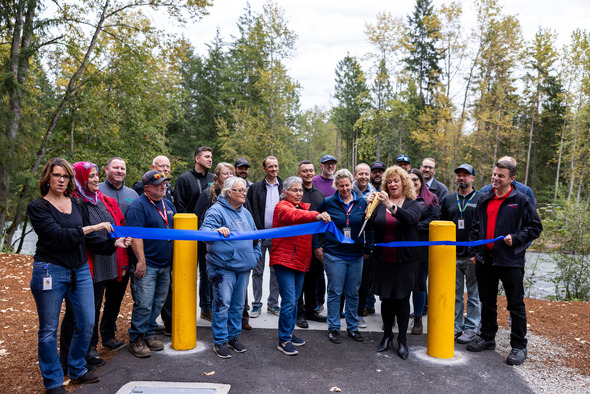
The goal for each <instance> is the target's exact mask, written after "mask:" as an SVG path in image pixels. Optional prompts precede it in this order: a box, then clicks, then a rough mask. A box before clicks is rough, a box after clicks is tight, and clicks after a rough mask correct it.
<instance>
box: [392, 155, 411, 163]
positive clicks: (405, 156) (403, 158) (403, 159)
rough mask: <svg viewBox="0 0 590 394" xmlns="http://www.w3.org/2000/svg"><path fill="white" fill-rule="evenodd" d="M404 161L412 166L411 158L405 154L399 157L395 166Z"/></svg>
mask: <svg viewBox="0 0 590 394" xmlns="http://www.w3.org/2000/svg"><path fill="white" fill-rule="evenodd" d="M403 161H405V162H407V163H408V164H411V163H410V156H408V155H406V154H405V153H403V154H401V155H399V156H398V157H397V159H395V164H397V163H401V162H403Z"/></svg>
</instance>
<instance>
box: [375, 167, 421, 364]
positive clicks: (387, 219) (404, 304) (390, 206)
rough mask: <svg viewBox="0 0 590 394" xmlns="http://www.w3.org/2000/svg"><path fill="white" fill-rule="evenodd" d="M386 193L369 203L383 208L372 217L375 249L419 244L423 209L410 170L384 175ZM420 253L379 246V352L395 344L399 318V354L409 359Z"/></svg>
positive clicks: (392, 169)
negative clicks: (390, 244)
mask: <svg viewBox="0 0 590 394" xmlns="http://www.w3.org/2000/svg"><path fill="white" fill-rule="evenodd" d="M381 188H382V190H381V191H380V192H377V193H373V194H371V195H370V196H369V198H368V199H367V200H368V203H371V202H372V201H373V199H375V198H378V199H379V201H380V204H379V205H378V206H377V208H376V209H375V211H374V212H373V215H371V221H370V223H371V227H372V228H373V231H374V233H375V245H377V244H378V243H388V242H395V241H418V221H419V220H420V214H421V212H422V209H421V207H420V204H419V203H418V202H416V200H415V198H416V192H415V190H414V187H413V185H412V181H410V177H409V176H408V173H407V172H406V170H404V169H403V168H401V167H399V166H393V167H389V168H387V169H386V170H385V173H384V174H383V183H382V184H381ZM417 259H418V250H417V248H415V247H395V248H390V247H382V246H375V249H374V260H373V281H372V290H373V292H374V293H375V295H379V296H381V299H382V302H381V316H382V318H383V330H384V332H383V338H382V340H381V343H379V347H378V348H377V351H378V352H382V351H385V350H387V349H389V348H390V347H391V345H392V341H393V322H394V319H395V318H396V317H397V321H398V326H399V335H398V338H397V343H398V350H397V354H398V356H399V357H401V358H402V359H404V360H405V359H407V358H408V355H409V351H408V345H407V342H406V331H407V330H408V321H409V318H410V293H411V292H412V290H413V289H414V287H415V284H416V280H417V276H418V263H417Z"/></svg>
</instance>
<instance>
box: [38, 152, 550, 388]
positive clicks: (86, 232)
mask: <svg viewBox="0 0 590 394" xmlns="http://www.w3.org/2000/svg"><path fill="white" fill-rule="evenodd" d="M194 160H195V165H194V168H193V169H191V171H188V172H186V173H184V174H182V175H181V176H180V177H178V178H177V179H176V182H175V185H174V188H172V185H171V183H170V177H169V175H170V161H169V160H168V158H166V157H165V156H158V157H156V158H155V159H154V160H153V162H152V165H151V169H150V171H148V172H146V173H145V174H144V175H143V177H142V179H141V181H138V182H137V183H136V184H135V185H133V189H131V188H128V187H126V186H125V184H124V181H125V176H126V168H125V161H124V160H123V159H122V158H120V157H115V158H112V159H110V160H109V161H108V162H107V165H106V167H105V168H104V170H105V174H106V179H105V181H104V182H103V183H99V179H98V178H99V169H98V166H97V165H95V164H93V163H90V162H79V163H75V164H74V165H73V166H72V165H70V164H69V163H68V162H67V161H66V160H64V159H61V158H54V159H51V160H49V161H48V162H47V164H46V165H45V167H44V169H43V172H42V176H41V180H40V192H41V198H39V199H37V200H35V201H33V202H31V203H30V204H29V207H28V210H27V214H28V217H29V218H30V220H31V222H32V224H33V227H34V229H35V232H36V233H37V235H38V237H39V241H38V243H37V250H36V253H35V258H34V260H35V263H34V269H33V277H32V280H31V289H32V292H33V295H34V297H35V301H36V303H37V309H38V314H39V364H40V368H41V371H42V374H43V378H44V384H45V387H46V389H47V390H48V391H50V392H65V390H64V388H63V376H64V373H66V374H68V375H69V376H70V377H71V378H72V379H73V380H74V381H78V382H85V383H90V382H95V381H97V380H98V379H99V377H98V376H97V375H96V374H95V373H94V372H93V370H94V369H95V368H96V367H97V366H100V365H102V364H103V363H104V361H103V360H102V359H100V358H99V357H98V353H97V351H96V347H97V344H98V333H99V332H100V335H101V338H102V345H103V347H105V348H108V349H111V350H118V349H120V348H122V347H124V346H125V343H124V342H122V341H119V340H117V338H116V337H115V332H116V317H117V315H118V313H119V308H120V306H121V301H122V299H123V295H124V294H125V291H126V287H127V283H128V282H131V292H132V297H133V302H134V304H133V312H132V318H131V327H130V329H129V340H130V341H129V350H130V351H131V352H132V353H133V354H134V355H135V356H137V357H140V358H143V357H149V356H150V354H151V352H152V351H159V350H162V349H163V343H162V341H160V340H159V339H158V338H157V337H156V334H160V333H163V334H168V335H171V333H172V302H171V299H172V298H171V297H172V296H171V294H172V291H173V284H172V283H171V262H172V241H164V240H162V241H160V240H149V242H144V241H143V240H142V239H139V238H134V239H131V238H120V239H117V240H115V239H114V238H109V233H110V232H112V231H113V227H112V225H126V226H133V227H146V228H173V220H174V214H176V213H182V212H185V213H195V214H196V215H197V217H198V221H199V229H200V230H202V231H215V232H218V233H219V234H221V235H222V236H223V237H228V236H229V234H230V233H231V232H234V231H252V230H264V229H271V228H279V227H284V226H292V225H297V224H304V223H312V222H330V221H331V222H333V223H334V224H335V226H336V228H337V229H338V230H339V231H340V232H342V234H343V235H344V236H345V237H347V238H349V239H351V240H352V241H353V242H352V243H342V242H341V241H340V240H339V238H338V237H336V235H335V234H333V233H331V232H326V233H323V234H315V235H313V236H312V235H301V236H288V237H280V238H274V239H261V240H256V241H234V240H232V241H230V240H223V239H222V240H219V241H207V242H202V243H201V242H200V246H199V254H198V266H199V306H200V308H201V315H200V316H201V318H203V319H207V320H209V321H211V327H212V332H213V343H214V346H213V350H214V351H215V353H216V354H217V355H218V356H219V357H221V358H230V357H232V355H231V354H232V353H231V351H232V350H233V351H234V352H238V353H242V352H245V351H246V346H245V345H244V344H243V343H241V342H240V339H239V336H240V334H241V332H242V329H251V328H252V327H251V326H250V324H249V318H257V317H258V316H260V314H261V311H262V305H263V304H262V282H263V273H264V271H265V265H266V261H267V260H266V252H267V251H268V252H269V259H268V261H269V265H270V275H271V277H270V281H269V282H270V289H269V290H270V291H269V296H268V299H267V308H266V311H267V312H268V313H272V314H276V315H278V316H279V319H278V341H277V348H278V350H279V351H281V352H282V353H284V354H286V355H290V356H291V355H296V354H298V350H297V347H299V346H303V345H304V344H305V341H304V339H302V338H300V337H298V336H297V335H295V327H302V328H306V327H308V326H309V325H308V323H307V321H308V320H314V321H319V322H326V323H327V329H328V339H329V341H330V342H332V343H336V344H339V343H342V341H343V338H342V336H341V317H343V318H344V320H345V324H346V331H347V336H348V337H350V338H351V339H352V340H353V341H357V342H362V341H363V340H364V337H363V336H362V334H361V332H360V330H359V328H364V327H366V323H365V321H364V318H363V316H366V315H367V314H369V313H374V311H375V306H374V305H375V300H376V298H375V297H376V296H377V297H379V298H380V300H381V314H382V320H383V337H382V340H381V341H380V343H379V346H378V348H377V351H378V352H383V351H387V350H388V349H391V348H393V347H394V333H393V328H394V326H395V324H396V321H397V325H398V336H397V354H398V356H399V357H400V358H402V359H407V358H408V356H409V347H408V344H407V336H406V332H407V331H408V326H409V323H410V322H411V319H413V327H412V329H411V333H412V334H417V335H419V334H422V333H423V326H422V315H423V314H425V313H426V311H425V310H426V299H427V297H426V282H427V273H428V248H427V247H399V248H398V247H396V248H392V247H386V246H379V245H382V244H386V243H389V242H394V241H418V240H428V229H429V224H430V222H432V221H433V220H440V219H442V220H450V221H453V222H455V224H456V225H457V240H458V241H467V240H479V239H491V238H495V237H497V236H499V235H506V237H505V238H504V239H503V240H499V241H495V242H493V243H489V244H487V245H484V246H481V247H457V268H456V273H457V282H456V303H455V338H456V339H457V342H458V343H467V344H468V345H467V350H469V351H475V352H478V351H482V350H488V349H494V348H495V342H494V337H495V334H496V331H497V329H498V326H497V319H496V313H497V311H496V295H497V287H498V282H499V281H500V280H501V281H502V283H503V285H504V289H505V291H506V296H507V300H508V310H509V311H510V315H511V320H512V335H511V345H512V348H513V349H512V352H511V353H510V355H509V356H508V358H507V362H508V363H509V364H512V365H518V364H522V362H524V360H525V359H526V357H527V354H526V313H525V309H524V301H523V297H524V290H523V284H522V280H523V275H524V261H525V260H524V254H525V251H526V248H527V247H528V246H529V245H530V242H532V241H533V240H534V239H535V238H537V237H538V236H539V235H540V233H541V231H542V226H541V222H540V220H539V217H538V215H537V213H536V210H535V202H534V197H533V196H532V191H530V188H527V187H526V186H525V185H522V184H519V183H517V182H516V181H515V179H514V178H515V173H516V163H515V162H514V161H513V159H512V158H509V157H504V158H502V159H500V160H499V161H498V162H497V163H495V166H494V172H493V176H492V185H491V186H490V188H489V191H488V192H478V191H477V190H475V188H474V181H475V171H474V169H473V167H472V166H471V165H469V164H467V163H466V164H462V165H461V166H459V167H458V168H457V169H455V174H456V181H457V182H456V183H457V185H458V189H457V191H456V192H455V193H449V190H448V188H447V187H446V186H445V185H444V184H443V183H441V182H439V181H437V180H436V179H435V177H434V175H435V174H436V162H435V160H434V159H433V158H426V159H424V160H423V161H422V163H421V165H420V168H419V169H418V168H412V167H411V164H410V158H409V157H408V155H405V154H401V155H399V156H398V157H397V159H396V164H395V165H393V166H391V167H388V168H386V166H385V164H384V163H383V162H381V161H375V162H373V163H371V164H370V165H369V164H367V163H361V164H359V165H357V166H356V168H355V171H354V174H353V173H351V172H350V171H349V170H347V169H345V168H343V169H339V170H337V171H336V167H337V163H338V162H337V159H336V158H335V157H334V156H332V155H325V156H323V157H322V159H321V161H320V165H319V167H320V170H321V172H320V173H319V174H317V175H316V173H315V167H314V164H313V163H312V162H311V161H308V160H304V161H302V162H301V163H300V164H299V169H298V172H297V175H296V176H290V177H288V178H287V179H285V181H283V180H282V179H280V178H279V177H278V172H279V161H278V159H277V158H276V157H273V156H268V157H266V158H265V159H264V161H263V163H262V169H263V171H264V174H265V176H264V178H263V179H262V180H260V181H259V182H254V183H252V182H250V181H249V180H248V179H247V178H248V173H249V169H250V163H249V162H248V161H247V160H246V159H244V158H239V159H238V160H236V162H235V163H234V165H232V164H230V163H226V162H222V163H219V164H218V165H217V167H216V168H215V170H214V173H213V174H212V173H210V172H209V171H210V169H211V167H212V163H213V156H212V151H211V149H210V148H208V147H200V148H198V149H197V150H196V151H195V155H194ZM374 203H375V204H377V205H376V207H375V204H374ZM369 207H371V208H369ZM129 247H130V248H129ZM126 248H129V250H125V249H126ZM324 273H325V275H324ZM250 275H252V288H253V296H254V299H253V300H252V303H251V307H250V303H249V302H248V299H247V288H248V285H249V281H250ZM326 279H327V281H326ZM465 281H466V283H467V293H468V298H467V314H466V316H465V313H464V304H463V292H464V283H465ZM64 298H65V300H66V314H65V316H64V319H63V321H62V326H61V331H60V352H59V355H58V351H57V329H58V325H59V315H60V308H61V303H62V301H63V300H64ZM103 300H104V308H103V315H102V319H100V310H101V308H102V307H103ZM279 300H280V302H279ZM410 300H412V303H413V316H411V315H410V311H411V309H412V308H411V307H410ZM480 301H481V305H480ZM324 303H325V304H326V306H327V315H326V316H324V315H322V314H321V312H322V310H323V305H324ZM158 315H161V317H162V320H163V322H164V325H163V327H162V326H159V325H158V324H157V322H156V318H157V317H158ZM480 316H481V324H480ZM478 332H479V335H477V333H478Z"/></svg>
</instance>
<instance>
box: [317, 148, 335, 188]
mask: <svg viewBox="0 0 590 394" xmlns="http://www.w3.org/2000/svg"><path fill="white" fill-rule="evenodd" d="M337 163H338V160H336V158H335V157H334V156H332V155H324V156H322V159H321V160H320V169H321V170H322V173H321V174H320V175H316V176H315V177H314V178H313V185H314V186H315V187H317V188H318V189H319V190H321V192H322V193H324V197H330V196H331V195H332V194H334V193H336V189H334V188H333V187H332V183H334V171H336V164H337Z"/></svg>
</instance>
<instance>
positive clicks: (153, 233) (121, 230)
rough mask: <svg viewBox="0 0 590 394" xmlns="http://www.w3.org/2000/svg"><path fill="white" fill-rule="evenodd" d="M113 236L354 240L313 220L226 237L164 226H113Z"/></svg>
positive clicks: (330, 224) (351, 241)
mask: <svg viewBox="0 0 590 394" xmlns="http://www.w3.org/2000/svg"><path fill="white" fill-rule="evenodd" d="M113 228H114V229H115V231H114V233H111V236H112V237H113V236H114V237H117V238H119V237H132V238H138V239H159V240H171V241H172V240H174V241H204V242H212V241H240V240H253V239H267V238H284V237H294V236H299V235H311V234H319V233H325V232H328V231H329V232H331V233H332V234H334V236H335V237H336V239H337V240H338V242H340V243H345V244H353V243H354V241H353V240H352V239H350V238H347V237H345V236H344V235H343V234H342V233H341V232H340V230H338V228H337V227H336V225H335V224H334V222H328V223H324V222H314V223H307V224H298V225H296V226H287V227H276V228H269V229H265V230H258V231H232V232H231V233H229V236H228V237H224V236H223V235H221V234H220V233H218V232H217V231H198V230H177V229H166V228H145V227H121V226H113Z"/></svg>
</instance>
